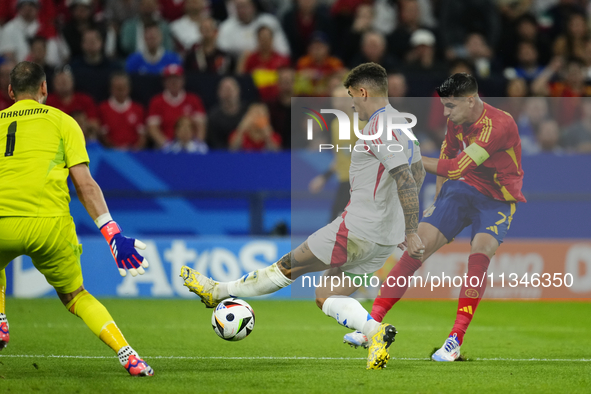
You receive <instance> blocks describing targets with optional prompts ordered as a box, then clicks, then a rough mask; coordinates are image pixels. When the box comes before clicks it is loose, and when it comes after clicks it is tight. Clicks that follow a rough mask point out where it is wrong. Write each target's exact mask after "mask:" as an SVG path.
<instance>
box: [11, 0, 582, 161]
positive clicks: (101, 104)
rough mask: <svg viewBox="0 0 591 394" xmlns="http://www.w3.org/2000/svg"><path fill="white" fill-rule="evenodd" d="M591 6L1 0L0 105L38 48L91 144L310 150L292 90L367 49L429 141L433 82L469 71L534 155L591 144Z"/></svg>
mask: <svg viewBox="0 0 591 394" xmlns="http://www.w3.org/2000/svg"><path fill="white" fill-rule="evenodd" d="M590 16H591V2H588V1H586V0H293V1H291V0H4V1H3V3H2V7H1V8H0V109H5V108H7V107H9V106H10V105H11V100H10V98H9V97H8V93H7V85H8V76H9V72H10V70H11V69H12V68H13V67H14V65H15V63H16V62H19V61H23V60H29V61H32V62H36V63H38V64H40V65H42V66H43V67H44V69H45V71H46V74H47V77H48V86H49V91H50V95H49V98H48V100H47V104H48V105H52V106H55V107H57V108H59V109H61V110H63V111H65V112H66V113H68V114H70V115H72V116H73V117H74V118H75V119H76V120H77V121H78V122H79V124H80V125H81V127H82V129H83V131H84V132H85V135H86V138H87V143H88V144H101V145H103V146H106V147H112V148H117V149H131V150H139V149H162V150H165V151H167V152H181V151H185V152H195V153H206V152H208V151H209V150H211V149H227V150H231V151H240V150H248V151H276V150H281V149H290V148H293V149H301V148H307V147H309V145H310V141H307V140H306V138H305V136H304V133H305V131H304V128H302V131H301V132H297V131H295V130H294V131H293V133H295V134H292V127H291V122H292V120H291V108H290V100H291V98H292V97H327V96H330V95H331V94H332V92H333V91H334V90H335V88H337V87H338V86H340V84H341V81H342V79H343V77H344V76H345V75H346V73H347V70H349V69H350V68H352V67H355V66H356V65H358V64H361V63H364V62H370V61H371V62H376V63H379V64H381V65H382V66H383V67H384V68H386V70H387V71H388V73H389V75H390V76H389V89H390V92H389V93H390V96H391V97H393V99H396V98H401V99H402V98H405V97H413V98H414V97H417V98H420V99H417V100H422V101H421V103H422V104H421V105H417V104H415V105H414V107H415V108H416V109H417V112H418V113H417V117H419V119H425V121H422V122H419V126H417V129H416V131H417V134H418V135H419V138H420V139H421V140H422V143H423V146H422V147H423V150H424V151H429V150H437V149H438V146H439V144H440V143H441V141H442V139H443V136H444V132H445V118H443V114H442V108H441V104H439V102H438V99H437V97H436V96H435V92H434V87H435V86H438V85H439V84H440V83H441V81H442V80H443V79H444V78H445V77H446V76H447V75H449V74H452V73H455V72H462V71H465V72H469V73H471V74H474V75H475V76H476V77H477V79H478V82H479V86H480V90H481V91H480V93H481V95H482V96H483V97H485V100H487V98H490V100H493V98H494V100H496V101H495V102H494V103H493V102H491V104H493V105H497V106H499V107H501V108H503V109H505V110H506V111H508V112H510V113H511V114H512V115H513V116H514V117H515V119H516V121H517V122H518V125H519V130H520V134H521V136H522V143H523V152H524V154H536V153H538V152H554V153H557V154H559V153H571V152H581V153H589V152H591V29H590V25H591V23H590V22H591V19H590ZM585 97H589V98H585ZM401 102H404V101H401ZM412 102H413V100H411V99H408V101H407V103H412ZM414 102H415V103H416V102H417V101H416V100H415V101H414ZM425 103H426V104H427V105H424V104H425ZM409 105H410V106H411V107H412V105H411V104H409ZM403 106H404V105H403ZM410 112H412V111H410ZM296 123H297V122H296ZM300 134H301V135H300ZM327 138H330V137H327Z"/></svg>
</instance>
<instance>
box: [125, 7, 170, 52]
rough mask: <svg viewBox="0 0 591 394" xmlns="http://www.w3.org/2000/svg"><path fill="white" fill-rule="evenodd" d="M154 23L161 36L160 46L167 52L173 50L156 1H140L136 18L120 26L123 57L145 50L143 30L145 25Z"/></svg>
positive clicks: (166, 24)
mask: <svg viewBox="0 0 591 394" xmlns="http://www.w3.org/2000/svg"><path fill="white" fill-rule="evenodd" d="M154 22H156V23H157V24H158V26H159V27H160V32H161V34H162V45H163V46H164V49H166V50H167V51H171V50H173V43H172V36H171V34H170V27H169V26H168V23H166V21H165V20H163V19H162V18H161V17H160V14H159V12H158V2H157V0H141V1H140V5H139V9H138V13H137V16H135V17H133V18H131V19H128V20H126V21H125V22H124V23H123V26H121V32H120V36H119V39H120V43H121V50H122V51H123V54H124V55H126V56H127V55H130V54H132V53H134V52H144V51H145V50H146V49H147V48H146V46H147V44H146V41H145V34H144V29H145V28H146V25H147V24H150V25H151V24H153V23H154Z"/></svg>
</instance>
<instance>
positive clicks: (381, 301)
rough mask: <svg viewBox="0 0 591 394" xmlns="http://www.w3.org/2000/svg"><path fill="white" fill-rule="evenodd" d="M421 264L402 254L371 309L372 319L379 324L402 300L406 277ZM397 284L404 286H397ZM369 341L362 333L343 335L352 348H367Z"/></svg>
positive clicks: (406, 253) (406, 286)
mask: <svg viewBox="0 0 591 394" xmlns="http://www.w3.org/2000/svg"><path fill="white" fill-rule="evenodd" d="M421 264H422V262H421V260H418V259H414V258H412V257H410V256H409V255H408V252H404V254H403V255H402V257H401V258H400V260H399V261H398V263H396V265H395V266H394V267H393V268H392V270H391V271H390V273H389V274H388V278H387V279H386V280H385V281H384V283H383V284H382V287H381V288H380V293H379V294H378V297H377V298H376V299H375V301H374V303H373V306H372V309H371V317H372V318H374V319H375V320H376V321H377V322H381V321H382V320H383V319H384V316H385V315H386V313H387V312H388V311H389V310H390V309H392V307H393V306H394V304H396V303H397V302H398V301H399V300H400V299H401V298H402V296H403V295H404V293H405V292H406V290H407V289H408V283H409V280H408V277H409V276H411V275H413V274H414V272H415V271H416V270H418V269H419V268H420V267H421ZM398 278H402V279H403V280H399V279H398ZM388 282H390V283H388ZM398 284H404V285H402V286H398ZM370 339H371V336H366V335H365V334H364V333H363V332H360V331H355V332H350V333H348V334H345V336H344V337H343V342H344V343H346V344H349V345H350V346H352V347H358V346H362V347H364V348H367V347H369V345H370Z"/></svg>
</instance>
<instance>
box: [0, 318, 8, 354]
mask: <svg viewBox="0 0 591 394" xmlns="http://www.w3.org/2000/svg"><path fill="white" fill-rule="evenodd" d="M9 340H10V335H9V334H8V320H6V315H5V314H4V313H0V350H2V349H4V348H5V347H6V346H8V341H9Z"/></svg>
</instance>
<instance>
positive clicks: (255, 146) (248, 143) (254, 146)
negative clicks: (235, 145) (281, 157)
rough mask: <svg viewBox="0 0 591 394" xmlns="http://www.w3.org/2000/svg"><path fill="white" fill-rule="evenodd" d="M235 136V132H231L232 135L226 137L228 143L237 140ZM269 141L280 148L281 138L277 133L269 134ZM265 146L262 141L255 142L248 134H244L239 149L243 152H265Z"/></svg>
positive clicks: (236, 134)
mask: <svg viewBox="0 0 591 394" xmlns="http://www.w3.org/2000/svg"><path fill="white" fill-rule="evenodd" d="M237 136H238V132H237V131H234V132H232V134H230V136H229V137H228V141H229V142H230V143H231V142H232V141H234V140H235V139H236V138H237ZM271 139H272V140H273V142H274V143H275V144H277V145H278V146H279V147H280V148H281V136H280V135H279V134H278V133H276V132H274V131H273V132H272V134H271ZM266 146H267V143H266V142H265V140H264V139H263V140H259V141H255V140H253V139H252V138H250V135H249V134H248V132H246V133H244V136H243V137H242V145H241V146H240V149H241V150H244V151H255V152H262V151H264V150H265V148H266Z"/></svg>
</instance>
